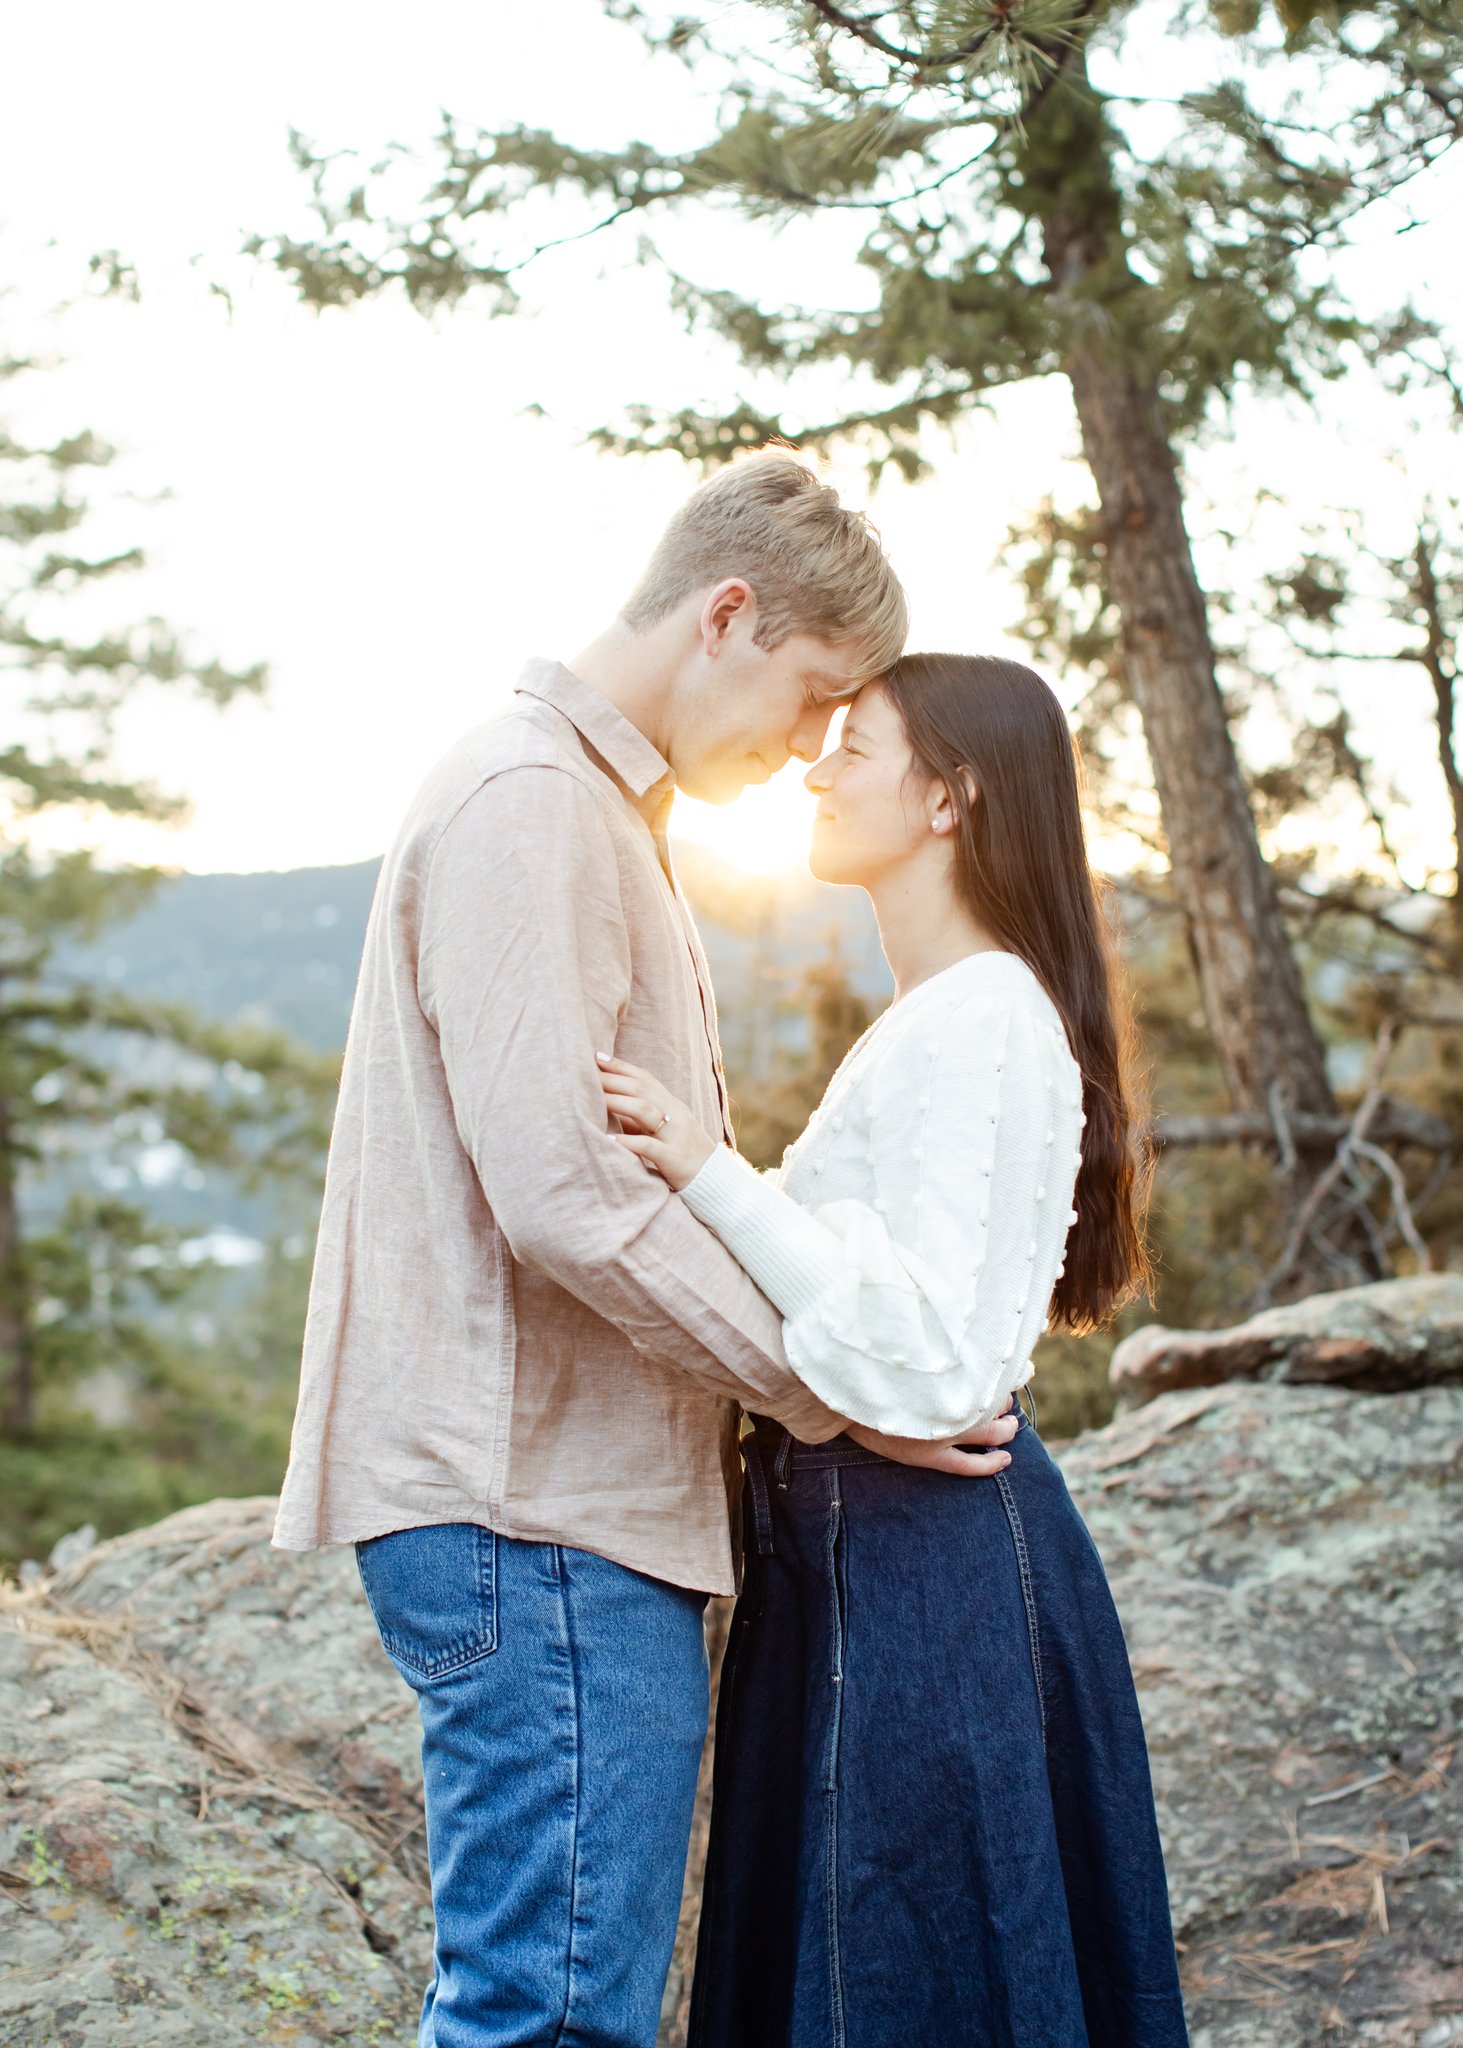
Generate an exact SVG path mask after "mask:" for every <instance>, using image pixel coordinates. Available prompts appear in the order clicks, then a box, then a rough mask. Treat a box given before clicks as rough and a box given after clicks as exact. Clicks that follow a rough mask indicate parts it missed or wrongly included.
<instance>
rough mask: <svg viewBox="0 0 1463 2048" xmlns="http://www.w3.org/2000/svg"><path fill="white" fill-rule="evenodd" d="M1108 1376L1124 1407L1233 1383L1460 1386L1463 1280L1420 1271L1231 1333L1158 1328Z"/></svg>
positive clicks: (1296, 1305)
mask: <svg viewBox="0 0 1463 2048" xmlns="http://www.w3.org/2000/svg"><path fill="white" fill-rule="evenodd" d="M1108 1374H1109V1378H1110V1380H1111V1383H1112V1386H1113V1388H1114V1390H1115V1392H1116V1393H1117V1395H1118V1397H1119V1400H1120V1401H1122V1402H1123V1403H1124V1404H1125V1405H1131V1404H1133V1403H1136V1402H1140V1401H1151V1400H1152V1398H1153V1396H1154V1395H1155V1394H1166V1393H1171V1392H1172V1391H1173V1390H1174V1389H1175V1388H1177V1387H1213V1386H1218V1385H1219V1384H1220V1383H1221V1382H1222V1381H1224V1380H1232V1379H1265V1380H1279V1381H1284V1382H1288V1383H1290V1384H1292V1385H1298V1386H1314V1385H1324V1386H1345V1387H1356V1388H1358V1389H1360V1390H1361V1391H1363V1392H1367V1393H1396V1392H1398V1391H1400V1390H1401V1389H1402V1388H1405V1387H1422V1386H1428V1385H1431V1384H1433V1383H1434V1382H1436V1381H1442V1382H1444V1383H1457V1382H1459V1381H1463V1274H1459V1273H1420V1274H1417V1275H1415V1276H1413V1277H1412V1278H1411V1279H1406V1280H1377V1281H1374V1282H1372V1283H1371V1284H1370V1285H1369V1286H1366V1287H1343V1288H1340V1289H1338V1290H1337V1291H1336V1293H1334V1294H1313V1295H1311V1296H1310V1297H1309V1298H1308V1299H1307V1300H1305V1301H1296V1302H1290V1303H1287V1304H1286V1306H1284V1307H1283V1308H1270V1309H1265V1310H1263V1311H1262V1312H1261V1313H1260V1314H1259V1315H1256V1316H1251V1317H1250V1319H1249V1321H1248V1322H1245V1323H1237V1324H1235V1326H1234V1327H1233V1328H1232V1329H1228V1330H1166V1329H1164V1328H1163V1326H1162V1325H1161V1324H1158V1323H1153V1324H1150V1325H1149V1326H1148V1327H1147V1328H1146V1329H1142V1330H1135V1331H1134V1332H1133V1335H1132V1336H1131V1337H1125V1338H1124V1339H1123V1341H1122V1343H1121V1344H1119V1345H1118V1346H1117V1348H1116V1349H1115V1351H1114V1352H1113V1355H1112V1363H1111V1365H1110V1366H1109V1368H1108Z"/></svg>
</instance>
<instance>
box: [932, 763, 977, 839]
mask: <svg viewBox="0 0 1463 2048" xmlns="http://www.w3.org/2000/svg"><path fill="white" fill-rule="evenodd" d="M957 772H958V773H959V776H960V789H961V794H962V795H963V797H964V799H965V802H966V804H967V806H968V807H969V809H971V810H972V811H973V810H974V809H975V803H976V798H977V797H978V796H979V794H980V790H979V787H978V786H977V783H976V780H975V776H974V775H973V774H972V772H971V771H970V769H969V768H961V769H960V770H958V771H957ZM939 789H940V794H939V800H938V802H937V803H936V805H935V808H934V812H933V814H932V815H931V818H930V830H931V831H932V832H935V833H938V835H939V836H940V838H942V839H948V838H949V836H950V834H951V833H952V832H953V831H954V830H955V826H956V822H957V818H956V810H955V798H954V796H953V794H952V792H951V789H950V785H949V784H948V783H945V782H942V783H941V784H940V785H939Z"/></svg>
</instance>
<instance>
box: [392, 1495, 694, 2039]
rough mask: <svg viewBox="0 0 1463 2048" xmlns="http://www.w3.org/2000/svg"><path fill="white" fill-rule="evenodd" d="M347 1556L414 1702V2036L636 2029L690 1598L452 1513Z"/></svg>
mask: <svg viewBox="0 0 1463 2048" xmlns="http://www.w3.org/2000/svg"><path fill="white" fill-rule="evenodd" d="M356 1560H357V1563H358V1565H359V1567H360V1573H361V1581H362V1583H363V1585H364V1586H365V1589H366V1597H367V1599H368V1600H369V1601H370V1603H371V1610H372V1612H373V1614H374V1615H375V1617H376V1626H377V1628H378V1630H379V1632H380V1635H381V1641H382V1643H383V1645H384V1647H385V1649H386V1653H387V1655H388V1656H389V1657H390V1658H391V1661H392V1662H393V1664H395V1666H396V1668H397V1670H398V1671H399V1672H400V1674H401V1676H402V1677H403V1678H404V1679H405V1680H406V1682H407V1684H408V1685H409V1686H411V1688H412V1690H413V1691H414V1692H415V1693H416V1695H417V1703H418V1706H419V1708H420V1710H421V1720H422V1776H423V1781H424V1785H425V1790H426V1807H427V1849H428V1855H429V1859H430V1863H431V1873H432V1906H433V1910H434V1913H435V1916H436V1943H435V1950H434V1955H433V1974H432V1981H431V1983H430V1984H429V1986H428V1987H427V1993H426V1997H425V1998H424V2000H423V2003H422V2018H421V2027H420V2031H419V2033H418V2036H417V2039H418V2048H654V2042H655V2036H656V2029H657V2026H658V2022H659V2015H660V2003H661V1996H662V1993H663V1990H664V1985H665V1978H666V1970H667V1968H668V1966H669V1963H670V1955H671V1947H672V1944H673V1942H674V1940H675V1932H676V1918H677V1913H678V1910H679V1907H680V1899H681V1884H682V1879H683V1876H684V1873H685V1866H686V1850H687V1844H688V1841H689V1838H690V1829H691V1814H692V1808H693V1806H694V1803H695V1795H696V1770H697V1764H698V1760H699V1758H700V1754H701V1745H702V1741H703V1739H704V1737H705V1733H706V1715H707V1678H706V1648H705V1640H704V1636H703V1632H702V1611H703V1609H704V1606H705V1596H704V1595H702V1594H700V1593H691V1592H687V1591H685V1590H684V1589H682V1588H681V1587H678V1586H669V1585H663V1584H661V1583H660V1582H659V1581H658V1580H655V1579H650V1578H646V1577H644V1576H643V1575H642V1574H640V1573H638V1572H632V1571H628V1570H626V1569H625V1568H624V1567H623V1566H621V1565H616V1564H611V1563H609V1562H608V1561H607V1560H606V1559H604V1558H602V1557H595V1556H592V1555H590V1554H589V1553H588V1552H587V1551H582V1550H571V1549H569V1548H567V1547H565V1546H564V1545H561V1544H556V1543H520V1542H516V1541H513V1540H511V1539H509V1538H507V1537H503V1536H496V1535H495V1534H494V1533H493V1531H492V1530H490V1529H483V1528H480V1527H478V1526H477V1525H476V1524H475V1523H467V1522H450V1523H442V1524H438V1525H436V1526H434V1527H430V1528H425V1529H403V1530H399V1531H397V1532H396V1533H395V1534H393V1535H390V1536H378V1537H376V1538H375V1539H374V1540H373V1541H371V1542H369V1543H359V1544H357V1545H356Z"/></svg>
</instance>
